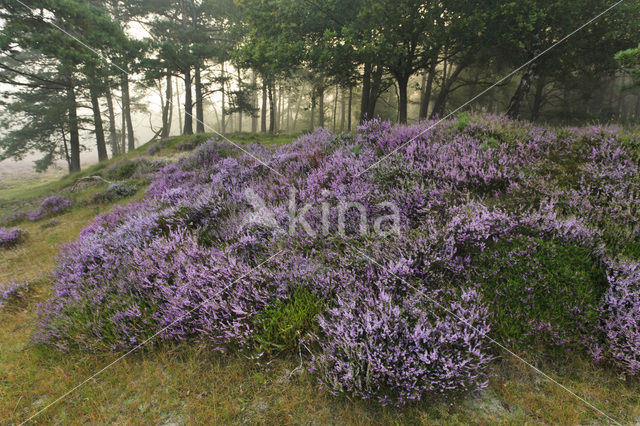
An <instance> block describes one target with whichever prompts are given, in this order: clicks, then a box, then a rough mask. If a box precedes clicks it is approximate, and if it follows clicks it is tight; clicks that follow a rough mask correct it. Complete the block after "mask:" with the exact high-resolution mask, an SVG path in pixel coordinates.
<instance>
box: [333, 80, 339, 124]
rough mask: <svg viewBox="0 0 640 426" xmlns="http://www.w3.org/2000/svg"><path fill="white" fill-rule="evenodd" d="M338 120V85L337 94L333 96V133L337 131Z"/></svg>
mask: <svg viewBox="0 0 640 426" xmlns="http://www.w3.org/2000/svg"><path fill="white" fill-rule="evenodd" d="M337 120H338V86H337V85H336V93H335V94H334V96H333V127H332V128H333V132H334V133H335V131H336V123H337Z"/></svg>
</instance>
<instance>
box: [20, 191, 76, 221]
mask: <svg viewBox="0 0 640 426" xmlns="http://www.w3.org/2000/svg"><path fill="white" fill-rule="evenodd" d="M70 208H71V201H69V200H65V199H64V198H62V197H59V196H57V195H52V196H51V197H48V198H45V199H44V200H43V201H42V202H41V203H40V206H39V207H38V209H37V210H35V211H32V212H29V213H27V216H28V218H29V220H31V221H36V220H40V219H44V218H47V217H53V216H57V215H60V214H62V213H65V212H66V211H68V210H69V209H70Z"/></svg>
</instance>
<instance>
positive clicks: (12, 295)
mask: <svg viewBox="0 0 640 426" xmlns="http://www.w3.org/2000/svg"><path fill="white" fill-rule="evenodd" d="M30 290H31V283H30V282H29V281H23V282H13V283H10V284H2V283H0V309H2V308H4V307H6V306H8V305H9V304H11V303H14V302H16V301H18V300H22V299H24V298H25V297H26V295H27V294H28V293H29V291H30Z"/></svg>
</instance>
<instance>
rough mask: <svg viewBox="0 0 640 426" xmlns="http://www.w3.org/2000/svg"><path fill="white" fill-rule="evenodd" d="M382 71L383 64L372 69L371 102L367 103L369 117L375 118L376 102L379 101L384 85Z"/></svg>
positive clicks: (369, 97)
mask: <svg viewBox="0 0 640 426" xmlns="http://www.w3.org/2000/svg"><path fill="white" fill-rule="evenodd" d="M382 72H383V69H382V67H381V66H377V67H376V69H375V70H373V71H372V78H371V86H370V88H369V96H368V99H369V104H368V105H367V117H369V118H373V117H374V115H375V113H376V104H377V103H378V98H379V97H380V95H381V93H380V91H381V86H382Z"/></svg>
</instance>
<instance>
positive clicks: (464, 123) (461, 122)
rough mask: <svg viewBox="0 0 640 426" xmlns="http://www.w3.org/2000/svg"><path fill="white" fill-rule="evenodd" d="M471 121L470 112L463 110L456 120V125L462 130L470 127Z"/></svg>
mask: <svg viewBox="0 0 640 426" xmlns="http://www.w3.org/2000/svg"><path fill="white" fill-rule="evenodd" d="M470 121H471V117H469V114H468V113H467V112H461V113H460V114H459V115H458V119H457V120H456V127H457V128H458V130H460V131H462V130H464V129H466V128H467V127H469V122H470Z"/></svg>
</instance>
